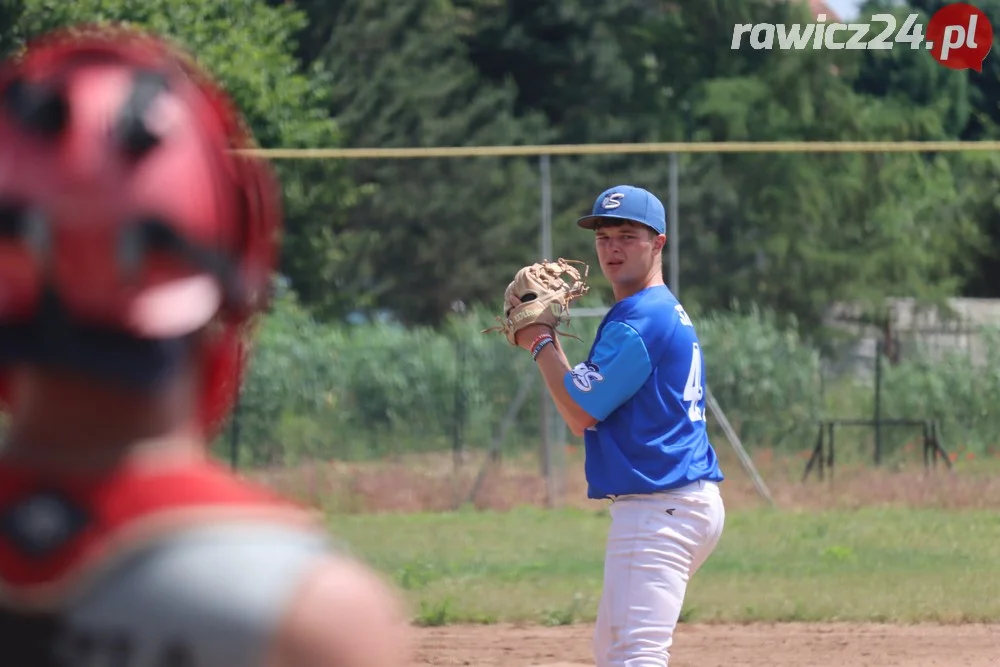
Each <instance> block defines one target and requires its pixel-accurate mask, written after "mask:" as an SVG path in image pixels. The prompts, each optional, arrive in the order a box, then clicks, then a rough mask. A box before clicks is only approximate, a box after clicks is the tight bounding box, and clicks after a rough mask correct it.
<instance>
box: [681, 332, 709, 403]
mask: <svg viewBox="0 0 1000 667" xmlns="http://www.w3.org/2000/svg"><path fill="white" fill-rule="evenodd" d="M701 368H702V359H701V348H700V347H699V346H698V343H691V370H689V371H688V379H687V383H685V385H684V402H685V403H687V402H690V405H689V406H688V418H689V419H690V420H691V421H693V422H700V421H704V419H705V410H704V409H702V407H701V405H700V403H701V399H702V398H704V396H705V390H704V389H702V386H701Z"/></svg>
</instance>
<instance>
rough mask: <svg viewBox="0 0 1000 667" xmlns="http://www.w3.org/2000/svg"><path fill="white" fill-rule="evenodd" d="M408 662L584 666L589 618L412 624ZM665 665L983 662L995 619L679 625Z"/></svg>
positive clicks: (999, 629) (935, 665)
mask: <svg viewBox="0 0 1000 667" xmlns="http://www.w3.org/2000/svg"><path fill="white" fill-rule="evenodd" d="M415 632H416V651H415V660H414V663H413V664H414V666H415V667H418V666H422V665H433V666H435V667H438V666H441V667H445V666H452V665H461V666H463V667H466V666H467V667H531V666H538V667H542V666H544V667H586V666H588V665H593V661H592V659H591V655H590V632H591V626H590V625H570V626H561V627H537V626H528V625H525V626H516V625H478V626H468V625H462V626H448V627H443V628H417V629H416V630H415ZM672 653H673V655H672V657H671V660H670V667H729V666H732V667H735V666H737V665H739V666H740V667H945V666H947V667H988V666H993V665H997V664H1000V625H954V626H952V625H946V626H938V625H911V626H907V625H875V624H870V625H860V624H802V623H783V624H777V625H770V624H768V625H698V624H687V625H682V626H681V627H680V629H679V630H678V634H677V639H676V641H675V644H674V649H673V652H672Z"/></svg>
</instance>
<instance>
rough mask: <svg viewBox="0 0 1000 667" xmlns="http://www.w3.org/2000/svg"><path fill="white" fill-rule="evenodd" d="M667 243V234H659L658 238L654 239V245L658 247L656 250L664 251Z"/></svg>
mask: <svg viewBox="0 0 1000 667" xmlns="http://www.w3.org/2000/svg"><path fill="white" fill-rule="evenodd" d="M666 245H667V235H666V234H657V235H656V238H655V239H654V240H653V247H654V248H655V249H656V252H662V251H663V248H664V247H665V246H666Z"/></svg>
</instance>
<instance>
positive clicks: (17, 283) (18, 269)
mask: <svg viewBox="0 0 1000 667" xmlns="http://www.w3.org/2000/svg"><path fill="white" fill-rule="evenodd" d="M250 143H251V140H250V137H249V134H248V133H247V132H245V131H244V130H243V126H242V124H241V122H240V119H239V118H238V116H237V115H236V113H235V112H234V111H233V110H232V109H231V107H230V105H229V104H228V102H227V100H226V98H225V97H224V96H223V95H222V94H221V92H220V91H219V90H218V89H217V88H216V87H215V86H214V85H213V84H212V83H211V82H210V81H209V80H208V79H207V78H206V77H205V76H204V75H203V74H202V73H201V72H200V71H199V70H197V69H196V68H195V67H194V66H193V65H192V64H191V63H190V61H188V60H186V59H185V58H184V57H183V56H182V55H179V53H178V52H177V51H176V50H174V49H172V48H170V47H168V46H167V45H166V44H165V43H163V42H161V41H159V40H157V39H155V38H153V37H150V36H148V35H144V34H140V33H135V32H131V31H125V30H121V29H96V28H87V29H82V30H77V31H74V32H73V33H59V34H56V35H53V36H52V37H50V38H48V39H46V40H44V41H41V42H39V43H37V44H34V45H32V46H31V47H30V48H29V49H28V50H27V51H26V53H25V54H23V56H21V58H19V59H18V60H17V61H14V62H9V63H7V64H6V65H5V66H4V67H3V69H2V70H0V366H4V365H15V364H31V365H52V366H61V367H66V368H73V369H76V370H80V371H84V372H88V373H92V374H96V375H99V376H101V377H102V378H107V379H112V380H115V381H119V382H125V383H128V384H129V385H130V386H134V387H137V388H143V387H148V386H150V385H152V384H154V383H155V382H157V380H159V379H160V378H162V377H163V375H164V374H165V373H167V372H168V371H169V370H170V369H171V368H173V367H174V366H175V365H176V363H175V362H176V361H177V359H178V358H179V356H180V355H182V354H184V353H185V351H186V350H187V349H188V347H189V346H188V341H189V340H190V338H191V336H192V334H194V333H196V332H198V331H200V330H203V329H204V328H205V327H206V326H207V325H209V324H215V325H217V328H218V329H219V331H220V332H221V333H220V335H219V340H220V341H226V342H225V343H224V344H223V348H224V349H223V348H220V349H219V350H217V353H216V356H217V357H218V358H220V359H221V358H226V359H228V360H229V361H228V362H226V363H227V364H228V369H229V375H233V374H234V373H236V372H237V371H238V369H239V365H238V361H237V360H238V359H239V358H240V355H239V354H238V350H237V348H238V346H239V345H240V342H239V341H240V336H239V334H238V331H237V329H238V328H240V327H241V326H242V325H244V324H246V323H248V322H249V321H250V320H251V318H252V316H253V315H254V314H255V313H256V312H258V311H260V310H261V309H262V308H263V307H264V305H265V302H266V298H267V292H268V289H267V288H268V281H269V278H270V271H271V269H272V266H273V262H274V256H275V251H276V231H277V230H278V228H279V226H280V223H281V211H280V207H279V199H278V196H279V195H278V192H277V188H276V187H275V185H274V183H273V182H272V180H271V177H270V174H269V172H268V171H267V170H266V168H265V167H264V165H262V164H260V163H258V162H256V161H252V160H250V159H249V158H245V157H240V156H237V155H234V154H233V153H232V152H231V151H232V149H238V148H247V147H249V146H250ZM217 371H218V369H216V371H213V370H211V369H209V372H208V375H209V377H210V383H211V382H215V383H216V384H218V383H219V382H221V376H220V377H216V376H218V375H219V372H217ZM224 374H225V373H223V375H224ZM213 377H214V378H215V379H214V380H212V379H211V378H213ZM227 384H232V383H231V382H230V383H227ZM211 389H212V388H211V387H209V391H211ZM210 402H213V403H218V400H215V401H210Z"/></svg>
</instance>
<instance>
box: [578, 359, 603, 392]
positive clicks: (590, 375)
mask: <svg viewBox="0 0 1000 667" xmlns="http://www.w3.org/2000/svg"><path fill="white" fill-rule="evenodd" d="M570 374H571V375H572V376H573V384H574V385H576V388H577V389H579V390H580V391H590V390H591V389H592V388H593V387H594V383H595V382H603V381H604V375H602V374H601V371H600V369H599V368H598V367H597V365H596V364H593V363H590V362H587V361H585V362H583V363H579V364H577V365H576V366H575V367H574V368H573V370H571V371H570Z"/></svg>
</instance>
